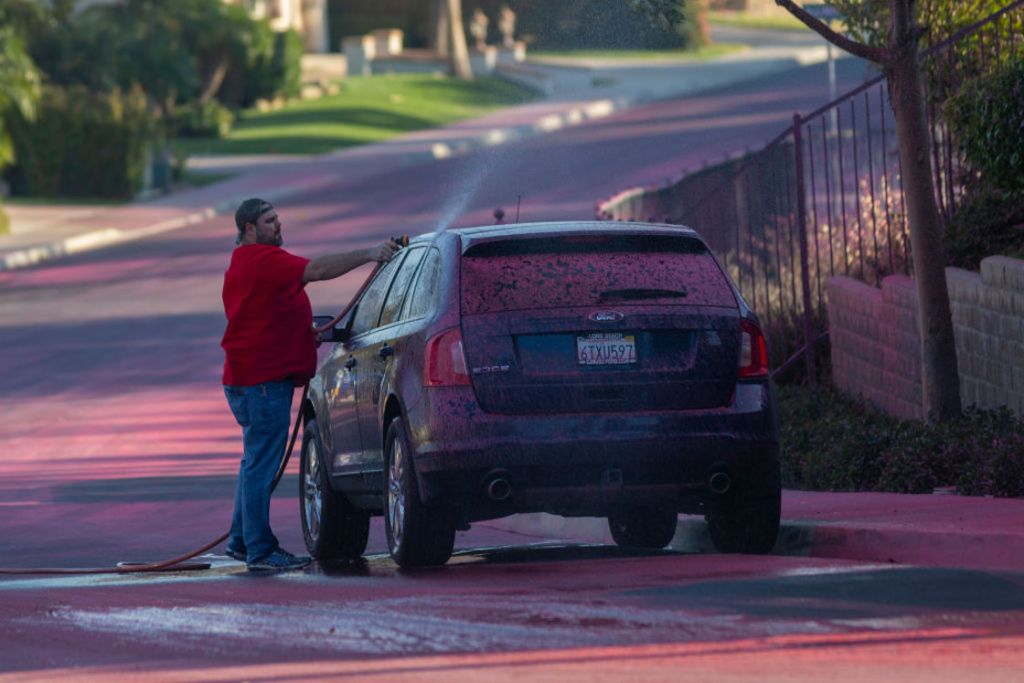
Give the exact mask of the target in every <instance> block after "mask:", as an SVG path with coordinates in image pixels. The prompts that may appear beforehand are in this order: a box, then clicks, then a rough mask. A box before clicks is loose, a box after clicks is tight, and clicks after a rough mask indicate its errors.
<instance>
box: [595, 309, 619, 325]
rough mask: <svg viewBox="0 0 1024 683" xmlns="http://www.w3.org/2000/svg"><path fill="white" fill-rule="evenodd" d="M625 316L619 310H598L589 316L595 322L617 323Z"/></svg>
mask: <svg viewBox="0 0 1024 683" xmlns="http://www.w3.org/2000/svg"><path fill="white" fill-rule="evenodd" d="M625 317H626V316H624V315H623V314H621V313H619V312H618V311H597V312H596V313H591V314H590V316H589V318H590V320H593V321H594V322H595V323H617V322H619V321H620V320H622V319H623V318H625Z"/></svg>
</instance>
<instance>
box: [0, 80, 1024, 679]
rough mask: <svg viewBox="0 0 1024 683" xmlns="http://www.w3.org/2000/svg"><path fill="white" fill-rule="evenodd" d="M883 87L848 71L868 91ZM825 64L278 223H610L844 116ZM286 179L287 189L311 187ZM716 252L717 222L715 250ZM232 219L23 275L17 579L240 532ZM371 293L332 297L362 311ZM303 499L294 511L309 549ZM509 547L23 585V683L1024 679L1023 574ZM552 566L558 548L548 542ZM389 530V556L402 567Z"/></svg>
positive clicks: (482, 528)
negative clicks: (232, 404) (796, 120)
mask: <svg viewBox="0 0 1024 683" xmlns="http://www.w3.org/2000/svg"><path fill="white" fill-rule="evenodd" d="M864 73H865V68H864V67H863V66H862V65H861V64H860V63H858V62H856V61H853V60H847V61H844V62H841V63H840V69H839V76H840V84H841V88H845V87H848V86H850V85H852V84H854V83H856V82H857V81H858V80H859V79H860V78H862V77H863V75H864ZM825 91H826V80H825V70H824V66H818V67H810V68H806V69H800V70H795V71H793V72H791V73H788V74H785V75H783V76H780V77H776V78H773V79H771V80H770V81H769V80H762V81H760V82H755V83H749V84H747V85H746V86H743V87H737V88H732V89H731V90H730V91H728V92H722V93H712V94H709V95H705V96H700V97H694V98H690V99H688V100H686V101H685V102H663V103H657V104H652V105H649V106H644V107H640V108H636V109H633V110H630V111H627V112H625V113H623V114H621V115H617V116H614V117H611V118H609V119H606V120H603V121H601V122H597V123H591V124H587V125H583V126H579V127H577V128H572V129H567V130H563V131H560V132H557V133H551V134H548V135H545V136H542V137H537V138H533V139H530V140H525V141H522V142H519V143H515V144H511V145H506V146H503V147H500V148H495V149H492V150H489V151H485V152H481V153H477V154H473V155H470V156H467V157H463V158H456V159H450V160H446V161H442V162H436V163H430V164H426V163H423V164H406V165H402V164H398V163H396V164H394V165H391V166H386V165H380V164H376V165H373V169H375V170H373V171H372V172H371V171H369V170H368V171H367V173H365V174H359V173H355V174H353V175H352V176H351V177H349V178H346V179H344V180H343V181H342V182H340V183H339V184H338V186H336V187H331V188H328V189H320V190H317V191H311V192H309V193H307V194H304V195H300V196H296V197H293V198H292V199H290V200H289V201H288V202H286V203H285V204H283V205H282V206H280V207H279V210H280V212H281V215H282V217H283V220H284V234H285V241H286V247H288V248H291V249H293V250H294V251H296V252H298V253H301V254H306V255H311V256H312V255H317V254H321V253H326V252H328V251H331V250H339V249H349V248H354V247H358V246H364V245H367V244H370V243H372V242H375V241H378V240H380V239H382V238H384V237H386V236H389V235H392V234H396V233H419V232H425V231H429V230H435V229H443V228H445V227H447V226H449V225H453V224H457V225H468V224H473V223H481V222H484V223H486V222H489V221H490V212H491V210H492V209H493V208H494V207H495V206H503V207H504V208H505V209H506V211H507V212H508V214H509V217H510V218H514V217H515V213H516V208H515V207H516V203H517V199H518V198H521V204H520V209H519V211H520V217H521V219H522V220H548V219H573V218H590V217H591V216H592V215H593V207H594V203H595V202H596V201H598V200H600V199H602V198H604V197H605V196H607V195H610V194H612V193H614V192H615V191H618V190H620V189H623V188H624V187H628V186H632V185H637V184H652V183H658V182H661V181H663V180H664V179H666V178H668V177H672V176H675V175H677V174H679V173H680V172H682V171H683V170H684V169H685V168H691V169H692V168H696V167H698V166H699V165H700V163H701V162H702V161H704V160H712V161H713V160H717V159H719V158H721V157H723V156H724V155H726V154H730V153H733V152H736V151H740V150H742V149H743V148H744V147H745V146H751V147H755V146H757V145H758V144H759V143H763V142H764V141H765V140H767V139H769V138H771V137H773V136H774V135H775V133H776V132H778V131H779V130H780V129H781V128H782V127H783V126H785V125H787V123H788V122H789V121H790V119H791V116H792V113H793V111H794V110H803V111H806V110H808V109H810V108H813V106H815V105H817V104H818V103H820V102H821V101H822V100H823V99H824V93H825ZM285 180H286V179H282V181H283V182H284V181H285ZM694 227H697V228H698V229H700V230H702V231H708V230H713V229H714V227H715V226H694ZM232 240H233V227H232V226H231V224H230V219H229V218H228V217H219V218H217V219H215V220H211V221H207V222H205V223H201V224H197V225H195V226H193V227H190V228H186V229H182V230H179V231H177V232H174V233H169V234H165V235H162V236H159V237H155V238H152V239H147V240H141V241H138V242H132V243H128V244H124V245H122V246H118V247H113V248H109V249H105V250H102V251H98V252H94V253H91V254H87V255H82V256H78V257H74V258H68V259H65V260H62V261H59V262H55V263H53V264H51V265H48V266H45V267H41V268H37V269H32V270H24V271H16V272H7V273H0V347H2V349H3V355H2V359H0V363H2V367H0V409H2V414H3V415H4V421H3V424H2V426H0V438H2V442H3V443H4V446H5V449H4V457H3V458H2V460H0V529H2V533H0V557H2V558H3V564H6V565H8V566H23V567H27V566H40V565H43V566H47V565H48V566H54V565H56V566H64V567H69V566H83V565H85V566H88V565H105V564H110V563H112V562H115V561H118V560H135V561H139V560H154V559H162V558H164V557H168V556H171V555H176V554H178V553H179V552H181V551H183V550H185V549H188V548H191V547H193V546H196V545H198V544H199V543H201V542H203V541H206V540H208V539H211V538H213V537H215V536H217V535H218V534H219V533H221V532H222V531H223V529H224V528H225V527H226V525H227V523H228V517H229V513H230V500H231V493H232V490H233V477H234V473H235V471H236V468H237V459H238V451H239V448H240V435H239V432H238V428H237V426H236V425H235V424H234V422H233V420H232V418H231V416H230V413H229V411H228V409H227V406H226V404H225V402H224V398H223V395H222V392H221V389H220V386H219V380H220V367H221V362H222V356H221V351H220V349H219V346H218V344H219V339H220V335H221V333H222V331H223V313H222V311H221V305H220V283H221V276H222V272H223V270H224V268H225V266H226V263H227V260H228V257H229V252H230V249H231V245H232ZM365 273H366V271H363V272H361V273H356V274H353V275H351V276H349V277H346V278H345V279H343V280H341V281H338V282H335V283H327V284H319V285H314V286H313V287H311V288H310V291H311V295H312V298H313V301H314V308H315V309H316V310H317V312H318V313H332V312H334V311H336V310H338V309H339V308H340V307H341V306H342V305H343V304H344V302H345V301H346V299H347V296H348V295H350V294H351V292H353V291H354V290H355V288H356V287H357V286H358V284H359V282H360V280H361V278H362V277H363V276H365ZM295 491H296V483H295V479H294V476H293V475H292V476H289V477H288V478H287V479H286V480H285V481H284V483H283V484H282V491H281V493H280V494H279V495H278V496H277V498H276V500H275V502H274V505H273V513H272V517H273V522H274V525H275V529H276V530H277V531H278V533H279V535H280V536H281V538H282V541H283V543H284V545H285V547H287V548H289V549H292V550H293V551H298V550H300V549H301V538H300V535H299V529H298V519H297V518H298V514H297V512H298V509H297V505H296V497H295ZM552 540H554V539H540V538H530V537H525V536H522V535H514V534H509V533H507V532H503V531H500V530H497V529H494V528H492V527H489V526H488V525H487V524H480V525H476V526H474V528H473V529H472V530H471V531H469V532H466V533H460V534H459V537H458V540H457V547H458V548H460V549H461V551H460V553H459V554H457V556H456V558H454V559H453V561H452V562H451V563H449V565H448V566H446V567H444V568H440V569H436V570H431V571H423V572H415V573H402V572H399V571H397V570H396V569H395V567H394V565H393V564H392V563H391V562H390V561H389V560H388V559H387V558H386V557H383V556H379V555H378V556H374V557H371V558H370V559H369V560H368V561H367V562H366V563H365V564H360V565H357V566H350V567H343V568H333V569H322V568H314V569H312V570H310V571H309V572H308V573H299V574H292V575H281V576H278V577H272V578H268V577H251V576H247V575H246V574H245V572H244V569H243V568H242V566H241V565H239V564H237V563H232V562H229V561H227V560H226V559H224V558H215V567H214V569H213V570H211V571H209V572H204V573H195V574H181V575H174V576H168V577H83V578H75V577H71V578H68V577H56V578H24V579H23V578H7V579H3V580H0V624H2V631H0V633H2V635H0V639H2V640H0V643H2V647H0V672H6V673H0V680H21V679H25V680H33V679H40V678H57V677H68V676H71V677H74V678H76V679H86V678H92V679H96V680H99V679H103V680H118V679H119V678H120V679H122V680H127V679H136V678H139V677H147V678H154V679H157V678H162V679H164V680H196V679H206V680H237V679H247V680H262V679H273V680H281V679H288V680H303V679H312V678H317V677H322V676H324V675H327V674H333V675H335V676H338V677H341V676H345V677H348V678H365V679H377V680H441V679H444V680H463V679H475V678H480V677H482V675H483V674H484V672H485V673H486V676H487V677H488V679H492V680H505V679H510V678H514V677H515V678H517V677H521V676H529V677H531V678H533V679H536V680H548V679H551V680H554V679H558V680H560V681H564V680H588V681H590V680H609V681H612V680H627V679H628V680H681V679H685V678H686V677H692V678H693V679H694V680H707V679H708V678H712V677H713V678H714V679H715V680H747V679H750V678H758V679H759V680H794V679H800V680H821V679H822V678H824V677H825V676H828V677H829V678H831V679H834V680H851V681H852V680H858V681H859V680H868V679H871V680H889V679H891V680H897V679H898V680H908V681H914V680H928V681H936V680H939V681H945V680H949V681H954V680H956V681H960V680H968V679H969V680H1001V681H1005V680H1013V679H1014V676H1016V677H1017V679H1018V680H1020V672H1021V671H1024V668H1022V664H1024V661H1022V660H1024V656H1022V655H1021V654H1020V652H1022V651H1024V649H1022V648H1021V645H1022V639H1021V637H1020V634H1021V632H1022V631H1021V620H1022V618H1024V590H1022V580H1024V579H1022V577H1021V575H1019V574H1005V575H995V574H990V573H983V572H966V571H956V570H941V569H919V568H912V567H888V566H884V567H879V566H874V565H866V564H863V563H856V562H849V561H828V560H820V559H809V558H784V557H763V558H762V557H743V556H733V557H726V556H695V555H680V554H672V553H660V554H652V555H648V556H634V555H630V554H627V553H623V552H621V551H618V550H616V549H614V548H602V547H588V546H579V545H574V546H573V545H571V546H569V547H561V546H558V545H554V546H553V545H550V544H549V543H548V542H549V541H552ZM537 544H540V545H537ZM382 550H383V534H382V531H381V529H380V526H379V525H375V527H374V529H373V531H372V533H371V545H370V553H371V554H374V553H378V554H379V553H381V552H382Z"/></svg>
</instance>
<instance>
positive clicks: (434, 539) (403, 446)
mask: <svg viewBox="0 0 1024 683" xmlns="http://www.w3.org/2000/svg"><path fill="white" fill-rule="evenodd" d="M384 454H385V455H384V500H383V503H384V530H385V532H386V533H387V540H388V552H390V553H391V558H392V559H393V560H394V561H395V563H396V564H398V566H399V567H403V568H410V567H423V566H433V565H441V564H444V563H445V562H447V561H448V558H449V557H451V555H452V549H453V547H454V546H455V524H454V521H453V517H452V515H451V514H450V512H449V511H448V510H445V509H442V508H433V507H428V506H426V505H424V504H423V502H422V501H421V500H420V496H419V487H418V486H417V483H416V472H415V470H414V469H413V467H414V466H413V459H412V449H411V448H410V446H409V438H408V435H407V433H406V431H405V425H404V423H403V422H402V419H401V418H395V420H393V421H392V422H391V424H390V426H389V427H388V432H387V436H386V437H385V440H384Z"/></svg>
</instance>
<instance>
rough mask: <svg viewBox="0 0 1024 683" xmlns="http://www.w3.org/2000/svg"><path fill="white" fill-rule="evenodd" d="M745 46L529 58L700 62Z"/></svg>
mask: <svg viewBox="0 0 1024 683" xmlns="http://www.w3.org/2000/svg"><path fill="white" fill-rule="evenodd" d="M746 48H747V46H746V45H740V44H737V43H714V44H712V45H705V46H704V47H700V48H697V49H696V50H682V49H680V50H545V51H540V52H537V51H534V52H530V54H529V56H530V57H539V58H542V59H543V58H544V57H579V58H582V59H636V60H645V59H679V60H692V61H701V60H705V59H714V58H715V57H722V56H724V55H728V54H732V53H733V52H739V51H741V50H745V49H746Z"/></svg>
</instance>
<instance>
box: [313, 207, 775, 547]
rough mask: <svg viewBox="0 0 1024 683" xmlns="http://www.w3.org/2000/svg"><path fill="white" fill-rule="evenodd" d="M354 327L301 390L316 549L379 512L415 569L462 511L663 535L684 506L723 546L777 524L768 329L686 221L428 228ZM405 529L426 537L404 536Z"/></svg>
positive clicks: (633, 535) (770, 532)
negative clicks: (538, 515)
mask: <svg viewBox="0 0 1024 683" xmlns="http://www.w3.org/2000/svg"><path fill="white" fill-rule="evenodd" d="M339 327H341V329H340V330H339V332H337V338H338V339H340V340H341V341H340V342H339V343H337V344H336V346H335V348H334V349H333V350H332V351H331V353H330V355H329V356H328V358H327V359H325V361H324V362H323V363H322V364H321V367H320V368H319V370H318V372H317V376H316V377H315V379H314V380H313V381H312V382H311V385H310V393H309V400H308V403H307V405H306V406H305V407H304V410H305V415H306V418H307V420H308V423H307V427H308V428H307V434H306V438H305V440H304V450H303V468H302V469H303V476H302V482H300V487H301V492H302V494H303V498H304V501H305V503H304V507H303V525H304V531H305V533H306V540H307V545H308V546H309V547H310V550H311V552H312V553H313V554H314V555H321V556H325V557H326V556H331V555H332V554H334V555H337V554H340V555H342V556H351V555H354V554H358V553H357V552H356V551H357V550H358V552H361V551H362V550H361V548H359V545H360V542H362V545H364V546H365V540H364V539H363V537H364V533H363V531H362V527H363V525H364V524H365V523H366V520H368V515H370V514H378V513H384V514H385V522H386V524H385V526H386V528H387V529H388V534H389V546H390V547H391V550H392V555H393V556H395V557H396V560H398V561H399V563H400V564H407V565H415V564H437V563H439V562H443V561H444V560H446V559H447V556H448V555H449V554H450V552H451V540H450V539H451V538H452V537H453V535H454V530H455V529H456V528H465V527H466V525H467V524H469V523H471V522H473V521H478V520H483V519H489V518H495V517H501V516H505V515H509V514H513V513H520V512H537V511H545V512H551V513H555V514H562V515H598V516H608V517H609V523H610V525H611V528H612V535H613V537H615V540H616V541H617V542H619V543H620V544H623V545H638V546H647V547H663V546H664V545H666V544H667V543H668V542H669V541H670V540H671V535H672V533H674V529H675V518H676V515H677V514H678V513H680V512H684V513H694V514H705V515H706V516H708V519H709V524H711V526H712V536H713V539H715V540H716V545H719V547H720V549H723V550H740V551H752V552H765V551H767V550H768V548H770V546H771V543H772V542H774V538H775V533H776V532H777V528H778V489H779V484H778V480H779V460H778V427H777V416H776V411H775V402H774V395H773V389H772V385H771V381H770V378H769V376H768V372H767V358H766V353H765V349H764V339H763V335H761V333H760V329H759V327H758V322H757V318H756V316H755V315H754V314H753V312H752V311H751V310H750V309H749V307H748V306H747V305H746V303H745V302H744V300H743V298H742V297H741V296H740V294H739V292H738V291H737V289H736V287H735V286H734V285H733V284H732V282H731V281H730V280H729V278H728V277H727V276H726V275H725V273H724V271H723V270H722V268H721V266H720V265H719V264H718V262H717V261H716V260H715V259H714V257H713V256H712V255H711V254H710V252H709V251H708V249H707V247H706V245H705V244H704V242H703V241H702V240H701V239H700V238H699V236H698V235H697V234H696V233H695V232H694V231H692V230H689V229H687V228H682V227H679V226H667V225H651V224H622V223H582V222H581V223H547V224H543V223H541V224H524V225H498V226H488V227H480V228H466V229H453V230H448V231H446V232H443V233H438V234H431V235H424V236H421V237H419V238H416V239H414V240H413V241H412V242H411V243H410V245H409V247H408V248H407V249H405V250H403V252H402V253H401V254H400V256H399V257H396V258H395V259H394V260H393V261H392V262H391V263H390V264H388V266H387V267H385V268H384V269H382V270H381V271H380V272H379V273H378V275H377V278H376V279H375V280H374V282H373V283H372V284H371V285H370V286H369V288H368V289H367V290H366V292H365V293H364V295H363V296H362V298H361V300H360V302H359V304H358V305H357V306H356V308H355V310H354V311H353V313H352V315H350V316H349V318H348V319H347V320H346V321H343V323H342V324H341V325H340V326H339ZM310 444H311V445H310ZM311 453H312V454H311ZM314 469H315V470H317V472H316V473H315V477H314V476H311V474H312V473H313V471H314ZM321 470H322V471H321ZM314 478H315V479H316V480H317V481H316V482H313V483H312V484H311V481H312V480H313V479H314ZM312 489H317V491H318V492H319V493H318V494H317V495H319V498H316V496H313V499H315V500H313V502H310V501H311V490H312ZM317 491H313V493H317ZM417 518H420V520H427V521H426V522H424V523H423V524H419V521H417ZM323 520H328V521H329V522H330V523H329V524H328V525H327V526H328V528H327V529H326V531H325V530H324V529H322V528H317V529H313V528H311V527H314V526H317V525H318V524H319V523H320V522H322V521H323ZM407 522H408V524H407ZM715 522H718V524H717V525H716V523H715ZM417 524H419V526H417ZM716 526H717V527H718V530H717V534H716ZM399 527H401V528H399ZM353 528H355V532H354V535H353ZM402 532H407V535H408V537H409V538H410V539H413V540H412V541H410V542H409V543H407V544H406V550H408V548H409V547H413V546H415V545H416V544H417V543H418V544H419V546H418V548H419V549H414V550H411V551H407V552H405V553H404V554H403V552H402V551H401V550H400V551H398V552H396V539H394V538H392V536H396V535H397V536H400V535H401V533H402ZM346 533H349V534H350V535H353V538H354V541H353V539H349V540H348V541H345V540H344V539H343V538H342V537H344V535H345V534H346ZM414 533H415V534H416V535H417V536H419V537H422V538H419V539H418V540H417V538H416V536H414V535H413V534H414ZM327 536H330V538H329V537H327ZM438 536H440V540H438V538H436V537H438ZM339 539H341V540H339ZM400 540H401V539H398V541H400ZM413 541H415V543H414V542H413ZM339 543H340V547H341V550H340V551H339V552H337V553H332V552H331V549H332V548H335V549H337V548H339ZM398 545H401V543H400V542H399V543H398Z"/></svg>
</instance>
